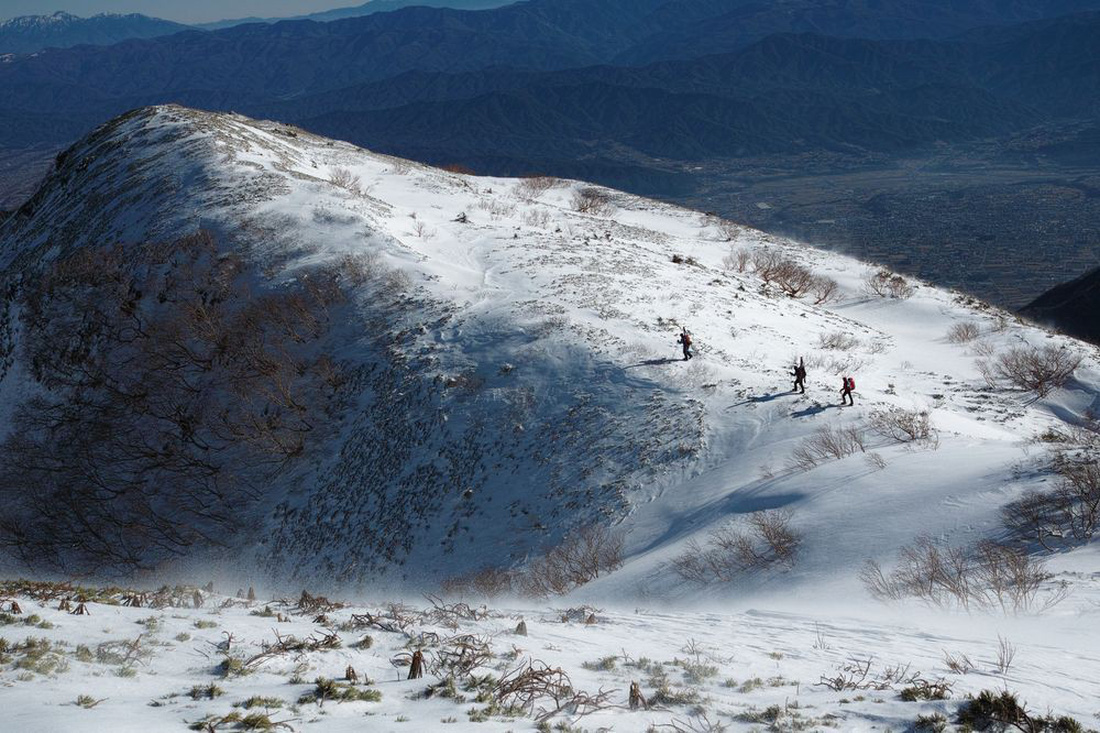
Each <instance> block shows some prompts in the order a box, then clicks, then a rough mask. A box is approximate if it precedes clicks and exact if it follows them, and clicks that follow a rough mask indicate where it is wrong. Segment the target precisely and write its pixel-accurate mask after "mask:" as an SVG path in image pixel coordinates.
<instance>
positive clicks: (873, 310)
mask: <svg viewBox="0 0 1100 733" xmlns="http://www.w3.org/2000/svg"><path fill="white" fill-rule="evenodd" d="M343 172H346V174H345V173H343ZM338 173H340V174H341V175H345V177H347V176H348V175H350V177H351V178H353V179H358V183H357V184H356V185H354V186H351V188H352V189H356V190H353V191H349V190H348V187H343V188H341V187H338V186H336V185H333V184H332V183H331V182H330V181H331V179H332V178H333V177H334V176H337V177H339V176H338V175H337V174H338ZM582 187H584V186H583V184H579V183H572V182H561V183H560V184H559V185H556V186H555V187H552V188H550V189H549V190H546V191H534V190H532V187H531V186H530V185H529V184H527V183H525V182H523V181H516V180H498V179H490V178H479V177H468V176H463V175H457V174H450V173H446V172H443V171H440V170H437V169H432V168H427V167H423V166H419V165H416V164H412V163H408V162H406V161H400V160H396V159H391V158H388V157H385V156H380V155H374V154H371V153H369V152H366V151H363V150H360V149H357V148H354V147H352V146H350V145H345V144H341V143H335V142H332V141H327V140H323V139H320V138H315V137H312V136H310V135H308V134H306V133H303V132H300V131H294V130H290V129H288V128H284V127H283V126H280V125H277V124H272V123H259V122H253V121H250V120H247V119H245V118H241V117H234V116H227V115H210V114H206V113H200V112H194V111H189V110H184V109H181V108H175V107H162V108H154V109H150V110H145V111H140V112H138V113H135V114H132V115H130V116H128V117H126V118H121V119H120V120H118V121H115V122H114V123H111V124H109V125H107V126H105V127H104V128H102V129H101V130H99V131H97V133H95V134H94V135H92V136H91V137H90V138H89V139H87V140H85V141H84V142H82V143H81V144H79V145H78V146H76V147H75V148H74V149H73V150H72V151H70V152H69V153H68V154H67V156H66V159H65V160H63V161H62V165H61V166H60V167H59V169H58V171H57V172H56V173H55V174H54V175H53V177H52V178H51V179H50V180H49V181H48V182H47V183H46V184H45V186H44V187H43V189H42V190H41V191H40V193H39V194H38V195H37V196H36V197H35V199H33V200H32V201H31V202H30V203H29V204H28V206H27V207H25V209H24V210H23V211H21V212H20V214H19V215H17V216H16V217H13V219H12V220H11V221H9V222H8V223H7V224H6V225H5V227H4V228H3V229H2V230H0V263H2V264H3V265H5V266H7V267H9V268H12V269H19V268H26V267H31V266H33V263H35V262H39V261H42V260H43V258H50V257H54V256H57V255H60V254H64V253H67V252H71V251H74V250H75V249H77V248H80V247H86V246H90V245H94V244H96V243H99V242H105V241H139V240H145V239H158V238H159V239H166V238H169V237H171V236H175V235H178V234H180V233H186V232H189V231H194V230H195V229H197V228H200V227H201V228H206V229H213V230H215V231H219V232H221V233H222V234H223V238H224V239H225V240H226V241H233V245H232V246H235V247H242V248H247V251H248V252H249V254H250V256H251V257H252V258H253V259H254V261H255V263H256V267H257V268H258V269H263V270H264V271H265V272H268V273H275V279H276V280H279V279H280V278H293V277H295V275H296V273H298V272H300V271H301V270H302V268H307V267H309V266H312V265H315V264H317V263H323V262H330V261H334V260H337V259H338V258H340V257H341V256H343V255H345V254H348V253H364V252H371V253H374V254H375V255H376V256H377V257H379V258H380V260H381V261H382V262H383V263H385V266H387V267H390V268H395V269H396V270H399V271H401V272H403V273H405V274H406V275H407V281H404V280H403V281H401V282H402V283H404V282H407V283H408V285H407V294H406V295H404V296H403V297H404V305H403V306H402V307H401V308H400V309H399V310H398V311H393V310H390V311H387V312H382V313H380V312H377V309H376V310H375V311H372V309H371V304H370V303H369V302H368V303H364V304H363V306H362V321H361V322H358V323H349V324H346V325H347V332H346V333H345V334H344V340H343V341H342V342H341V343H340V345H339V348H341V349H342V350H343V352H344V353H346V354H348V355H350V357H351V358H353V359H354V360H356V362H357V363H359V364H360V365H361V366H362V369H363V370H364V372H363V374H365V375H366V376H364V377H363V379H364V380H366V383H367V388H366V389H364V392H363V396H362V400H363V402H362V403H361V411H360V412H359V413H358V414H355V415H353V416H351V417H350V418H349V420H348V423H347V424H346V425H344V426H342V427H341V429H340V435H339V436H338V437H337V438H336V439H334V440H333V441H332V442H331V444H330V445H329V446H327V448H326V450H325V451H324V452H323V453H322V454H319V455H317V456H314V457H313V460H312V466H313V468H311V469H310V471H309V472H308V476H307V477H305V478H301V480H300V481H296V482H295V485H294V486H273V487H272V491H271V494H270V495H269V497H267V498H266V499H265V502H264V505H263V506H262V507H261V508H260V511H261V512H262V514H261V516H260V517H259V518H258V519H257V520H256V521H257V522H259V523H260V524H259V525H258V527H259V529H258V531H257V532H256V533H254V534H244V535H242V537H241V538H240V540H241V544H242V545H243V546H244V547H245V548H248V547H252V549H251V550H246V551H248V552H250V553H251V557H250V558H249V559H250V564H251V563H254V564H255V567H256V570H255V572H256V573H257V577H262V576H264V575H267V574H273V575H274V576H275V577H285V576H286V575H287V574H288V573H289V574H295V573H298V574H302V575H304V576H308V577H318V576H317V575H316V573H317V572H318V571H320V572H321V575H320V576H319V577H320V578H321V579H330V580H331V581H332V582H333V583H336V582H340V583H344V582H348V581H361V580H363V579H365V578H368V577H369V578H372V579H377V574H378V573H380V572H388V574H389V577H390V578H391V579H398V578H399V577H406V578H413V579H420V578H425V577H426V578H427V579H429V580H433V581H437V580H439V579H441V578H444V577H448V576H449V575H451V574H454V573H456V572H460V571H469V570H474V569H477V568H479V567H483V566H486V565H495V564H505V565H508V564H514V563H516V562H519V561H521V560H522V559H523V558H524V557H525V556H526V554H527V553H528V552H530V551H531V550H532V549H535V548H538V547H544V546H546V545H547V544H553V543H554V542H556V541H558V540H559V539H560V537H561V536H562V535H563V533H564V532H565V531H567V530H568V529H569V528H571V527H575V526H578V525H580V524H584V523H586V522H588V521H591V520H593V519H597V518H600V517H603V518H604V519H605V520H606V521H610V522H613V523H615V524H616V525H617V526H619V527H621V528H622V529H623V530H624V531H625V532H626V536H627V541H628V555H629V558H630V561H629V562H628V564H627V566H626V568H624V569H623V570H622V571H621V572H619V573H617V574H616V575H614V576H612V577H610V578H607V579H605V580H601V581H600V582H599V583H598V584H596V585H594V586H593V587H592V590H593V592H599V591H601V590H602V591H606V592H608V593H613V594H619V593H623V592H628V591H629V592H631V593H632V594H633V593H641V594H642V595H643V596H644V595H646V594H653V595H654V596H655V597H659V598H664V597H667V596H668V595H669V594H670V593H671V594H674V595H680V594H685V593H686V594H689V595H694V594H697V593H700V592H701V593H703V594H704V595H709V594H715V593H717V594H719V595H724V594H726V593H728V592H729V589H728V588H724V587H723V588H718V589H715V588H711V589H702V590H700V589H697V588H692V587H690V586H684V585H683V584H682V583H681V582H680V581H679V580H678V579H677V578H676V577H675V575H674V574H671V573H669V572H667V568H665V565H664V563H665V562H666V561H667V560H668V559H669V558H670V557H672V556H673V555H675V554H676V553H677V552H678V551H679V550H680V549H681V548H682V547H683V546H684V543H685V542H687V541H688V540H689V539H691V538H693V537H695V538H700V537H703V536H705V533H706V532H707V531H708V530H710V529H712V528H714V527H715V526H718V525H720V524H721V523H723V522H725V521H727V520H728V519H730V518H731V517H736V516H738V515H740V514H744V513H746V512H749V511H754V510H759V509H771V508H785V509H788V510H790V511H792V512H793V516H794V520H793V522H794V525H795V527H796V528H797V529H798V530H799V531H801V532H802V533H803V535H804V547H805V551H804V552H803V554H802V558H801V559H800V561H799V562H798V564H797V565H796V566H795V568H794V569H793V570H792V571H791V572H789V573H780V574H768V575H765V576H763V577H759V578H754V579H753V580H752V581H751V583H752V584H755V585H757V586H762V589H769V588H770V589H773V590H780V591H787V590H789V589H790V588H792V587H794V586H814V585H820V586H822V587H826V588H829V589H832V590H833V591H834V592H837V591H842V592H844V593H848V592H854V591H856V587H855V583H854V572H855V570H856V569H857V568H858V566H859V565H860V563H861V562H862V561H863V560H864V559H866V558H876V559H879V560H883V561H886V560H889V559H890V558H891V557H892V556H893V554H894V553H895V551H896V549H897V548H898V547H900V546H901V545H904V544H907V543H908V542H909V541H911V540H912V539H913V537H914V536H916V535H917V534H920V533H931V534H933V535H935V536H942V537H945V538H947V539H950V540H952V541H972V540H974V539H977V538H979V537H982V536H992V535H995V534H996V533H997V531H998V529H997V527H998V522H997V513H998V510H999V508H1000V506H1001V505H1002V504H1004V503H1006V502H1007V501H1009V500H1010V499H1012V498H1014V497H1016V496H1018V495H1019V494H1020V493H1021V492H1022V491H1024V490H1026V489H1027V488H1029V487H1032V486H1035V485H1038V484H1039V483H1041V482H1043V481H1046V480H1048V477H1047V476H1045V475H1043V474H1042V473H1041V472H1028V471H1021V470H1020V464H1021V462H1026V461H1028V460H1029V459H1034V458H1035V456H1034V455H1033V454H1034V453H1035V451H1033V450H1031V449H1030V447H1029V446H1028V442H1029V441H1030V440H1031V439H1033V438H1034V436H1035V435H1036V434H1039V433H1041V432H1043V431H1044V430H1046V429H1047V428H1048V427H1050V426H1053V425H1059V424H1062V423H1063V422H1065V421H1067V420H1069V421H1073V420H1079V419H1081V417H1082V416H1084V415H1085V414H1087V413H1088V411H1090V410H1092V411H1097V410H1100V398H1098V396H1097V377H1098V374H1097V371H1096V360H1095V353H1094V352H1093V351H1088V352H1087V353H1088V358H1087V359H1086V361H1085V363H1084V365H1083V366H1082V368H1080V369H1079V370H1078V373H1077V379H1076V380H1075V381H1073V382H1072V383H1071V384H1070V386H1069V387H1068V388H1067V389H1065V390H1058V391H1056V392H1054V393H1052V394H1051V395H1050V396H1049V397H1048V398H1046V399H1043V400H1038V401H1036V400H1034V399H1033V398H1032V396H1031V395H1028V394H1024V393H1020V392H1012V391H1006V390H991V389H989V388H988V387H987V386H986V385H985V384H984V382H983V381H982V380H981V378H980V375H979V373H978V371H977V369H976V367H975V356H976V349H979V348H981V345H983V344H984V345H987V346H986V348H998V347H1001V346H1003V345H1011V344H1016V343H1020V342H1021V340H1023V341H1030V342H1034V343H1040V344H1046V343H1054V344H1064V345H1067V346H1068V347H1069V348H1072V349H1075V350H1079V351H1082V352H1083V353H1084V352H1085V351H1086V347H1085V346H1083V345H1081V344H1078V343H1076V342H1073V341H1071V340H1069V339H1065V338H1062V337H1058V336H1054V335H1052V334H1050V333H1047V332H1045V331H1041V330H1038V329H1035V328H1031V327H1028V326H1026V325H1023V324H1020V323H1016V322H1014V321H1013V320H1012V319H1011V318H1008V317H1006V316H1005V314H1002V313H999V312H996V311H993V310H991V309H988V308H986V307H984V306H983V305H981V304H972V305H967V303H966V299H964V298H962V297H960V296H956V295H953V294H951V293H947V292H943V291H939V290H936V289H934V288H931V287H928V286H924V285H921V286H919V287H918V288H917V290H916V294H915V295H914V296H913V297H912V298H910V299H908V300H896V299H882V298H877V297H870V296H868V295H867V294H866V293H865V291H864V287H863V285H862V281H863V278H864V277H865V275H866V273H867V272H868V271H869V270H870V266H868V265H866V264H863V263H859V262H856V261H853V260H851V259H848V258H845V257H842V256H838V255H834V254H829V253H825V252H821V251H817V250H814V249H811V248H808V247H805V246H803V245H799V244H795V243H791V242H786V241H780V240H776V239H774V238H772V237H769V236H767V235H764V234H761V233H760V232H756V231H753V230H748V229H740V230H738V231H737V233H736V238H735V240H734V241H733V242H726V241H724V239H725V237H724V236H723V235H722V234H721V233H720V232H719V230H718V229H717V228H716V226H715V223H714V222H712V221H710V220H708V219H706V218H705V217H702V216H701V215H700V214H698V213H697V212H692V211H687V210H683V209H678V208H675V207H670V206H666V205H663V204H659V203H657V202H654V201H650V200H646V199H641V198H638V197H634V196H629V195H627V194H622V193H618V192H613V191H609V192H607V193H608V195H609V196H610V199H611V201H612V206H611V209H610V210H609V211H608V212H607V213H604V214H601V215H593V214H587V213H580V212H577V211H575V210H574V209H575V207H574V205H573V203H572V198H573V196H574V193H575V192H576V191H577V190H579V189H580V188H582ZM462 214H465V216H466V218H467V222H466V223H460V222H459V221H456V219H459V218H460V215H462ZM765 246H766V247H772V248H776V249H779V250H782V251H783V252H786V253H789V254H790V256H792V257H794V258H797V259H798V260H799V261H801V262H803V263H805V264H807V265H809V266H810V267H812V269H813V270H814V271H815V272H817V273H818V274H822V275H827V276H830V277H833V278H835V279H836V280H837V281H838V282H839V284H840V297H839V299H838V300H837V301H836V302H833V303H831V304H829V305H827V306H824V307H822V306H812V305H810V304H808V303H807V302H805V301H803V300H796V299H790V298H786V297H783V296H779V295H777V294H775V293H774V292H770V293H769V292H762V290H761V283H760V280H759V278H758V277H757V276H756V275H754V274H752V273H751V272H747V271H746V272H736V271H735V268H734V271H731V269H730V268H729V267H727V266H726V264H725V263H724V262H723V260H724V258H726V256H727V255H728V254H729V252H730V251H731V249H737V248H746V247H747V248H759V247H765ZM674 255H679V256H680V257H677V258H676V259H679V260H681V263H676V262H674V261H673V259H674V258H673V256H674ZM750 269H751V268H750ZM395 287H406V286H405V285H398V286H395ZM379 319H383V320H381V321H380V320H379ZM960 322H973V323H975V324H977V325H978V326H979V327H980V329H981V332H982V336H981V338H980V339H978V340H977V341H975V342H971V343H968V344H961V345H959V344H952V343H949V342H948V339H947V336H946V334H947V333H948V330H949V329H950V328H951V326H952V325H954V324H957V323H960ZM680 325H687V326H689V327H690V328H691V330H692V331H693V332H694V334H695V335H696V339H697V341H698V344H697V351H698V356H697V358H695V359H694V360H692V361H690V362H687V363H683V362H681V361H679V359H678V357H679V353H678V349H677V347H676V345H675V343H674V339H675V336H676V333H677V331H678V328H679V326H680ZM837 332H842V333H844V334H847V335H850V336H851V337H853V338H854V339H856V343H855V345H852V346H849V347H848V348H844V349H840V350H835V349H825V348H822V347H821V346H820V343H821V341H820V340H821V338H822V337H826V336H829V335H830V334H835V333H837ZM16 351H17V350H16ZM798 356H802V357H805V358H806V360H807V363H808V365H809V367H810V379H809V387H810V389H809V391H808V393H807V394H806V395H805V396H796V395H792V394H789V393H786V390H787V388H788V385H789V378H788V377H787V376H786V375H787V372H788V370H789V368H790V367H789V365H790V364H792V363H793V361H794V359H795V358H797V357H798ZM15 371H18V365H16V370H15ZM842 372H843V373H849V372H850V373H852V374H854V375H855V376H856V377H857V380H858V395H857V402H856V406H855V407H854V408H845V409H840V408H839V407H838V405H837V403H838V394H837V390H838V389H839V376H840V375H841V373H842ZM22 388H23V385H22V384H21V381H20V380H19V379H16V378H15V377H14V376H13V377H12V378H9V379H6V380H5V381H4V382H3V383H2V384H0V390H3V393H4V396H5V400H6V401H9V402H10V401H11V400H12V398H13V397H14V396H15V395H16V394H18V393H20V390H21V389H22ZM886 406H900V407H904V408H907V409H912V408H921V409H927V410H929V411H930V413H931V417H932V420H933V422H934V424H935V425H936V427H937V428H938V429H939V431H940V439H939V448H938V450H935V451H932V450H911V449H908V448H907V447H905V446H900V445H899V446H892V445H887V444H885V443H884V442H883V441H879V443H878V444H875V442H874V441H873V440H872V444H871V445H869V446H868V447H867V448H866V451H865V453H857V455H854V456H851V457H849V458H846V459H844V460H841V461H835V462H830V463H827V464H826V465H823V466H820V467H819V468H817V469H815V470H813V471H809V472H800V471H793V470H791V469H789V468H788V460H789V457H790V454H791V452H792V451H793V449H794V448H795V447H796V446H797V445H799V443H800V441H803V440H804V439H805V438H806V436H807V435H809V434H811V433H812V432H813V431H815V430H816V429H818V428H820V427H821V426H843V425H858V424H861V423H862V422H863V421H865V420H866V418H867V416H868V414H869V412H870V411H871V410H873V409H876V408H882V407H886ZM870 452H874V453H877V454H878V455H880V456H881V458H882V461H880V462H879V464H878V465H872V464H870V463H869V462H868V460H867V457H866V453H870ZM882 464H885V466H884V467H881V466H882ZM255 543H260V544H255ZM236 552H237V548H234V552H233V556H234V557H236ZM395 566H404V568H405V570H404V571H402V572H401V573H400V574H395V573H394V572H393V569H394V567H395ZM246 567H247V565H246ZM322 582H323V580H322ZM746 582H749V581H746ZM738 592H739V593H740V592H743V589H741V590H739V591H738Z"/></svg>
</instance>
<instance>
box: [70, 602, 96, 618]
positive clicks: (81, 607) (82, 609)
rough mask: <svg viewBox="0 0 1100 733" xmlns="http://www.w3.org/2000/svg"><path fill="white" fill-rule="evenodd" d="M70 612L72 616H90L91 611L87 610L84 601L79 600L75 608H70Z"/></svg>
mask: <svg viewBox="0 0 1100 733" xmlns="http://www.w3.org/2000/svg"><path fill="white" fill-rule="evenodd" d="M72 614H73V615H74V616H91V615H92V613H91V611H89V610H88V606H87V605H85V603H84V601H81V602H80V603H78V604H76V608H74V609H73V610H72Z"/></svg>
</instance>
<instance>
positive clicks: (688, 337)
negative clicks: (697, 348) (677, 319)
mask: <svg viewBox="0 0 1100 733" xmlns="http://www.w3.org/2000/svg"><path fill="white" fill-rule="evenodd" d="M680 340H681V341H682V342H683V343H684V346H691V334H690V333H688V332H687V331H684V332H683V333H682V334H680Z"/></svg>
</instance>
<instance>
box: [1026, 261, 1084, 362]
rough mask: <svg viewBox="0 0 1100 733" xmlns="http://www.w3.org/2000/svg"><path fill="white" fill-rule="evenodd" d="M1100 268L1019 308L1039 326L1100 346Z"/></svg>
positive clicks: (1052, 289)
mask: <svg viewBox="0 0 1100 733" xmlns="http://www.w3.org/2000/svg"><path fill="white" fill-rule="evenodd" d="M1098 306H1100V269H1098V270H1092V271H1090V272H1086V273H1085V274H1084V275H1082V276H1081V277H1079V278H1077V279H1076V280H1071V281H1070V282H1068V283H1063V284H1062V285H1058V286H1057V287H1054V288H1051V289H1050V290H1048V291H1047V292H1045V293H1043V294H1042V295H1040V296H1039V297H1038V298H1036V299H1035V300H1033V301H1031V302H1030V303H1028V304H1027V305H1026V306H1024V307H1023V308H1021V309H1020V313H1022V314H1023V315H1024V316H1026V317H1028V318H1032V319H1034V320H1036V321H1038V322H1039V323H1042V324H1045V325H1048V326H1051V327H1054V328H1058V329H1060V330H1062V331H1064V332H1065V333H1068V334H1070V335H1071V336H1076V337H1077V338H1080V339H1085V340H1086V341H1091V342H1093V343H1094V344H1095V343H1100V318H1098V316H1097V313H1100V311H1098Z"/></svg>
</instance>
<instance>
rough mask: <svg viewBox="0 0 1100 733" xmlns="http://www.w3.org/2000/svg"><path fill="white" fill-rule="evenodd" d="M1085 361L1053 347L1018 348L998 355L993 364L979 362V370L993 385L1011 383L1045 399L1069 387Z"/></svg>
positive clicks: (1075, 354) (1076, 355)
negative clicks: (1072, 378)
mask: <svg viewBox="0 0 1100 733" xmlns="http://www.w3.org/2000/svg"><path fill="white" fill-rule="evenodd" d="M1082 358H1083V357H1082V356H1081V354H1080V353H1078V352H1075V351H1070V350H1069V349H1066V348H1064V347H1062V348H1059V347H1057V346H1053V345H1049V344H1048V345H1046V346H1017V347H1014V348H1012V349H1009V350H1008V351H1005V352H1002V353H1000V354H998V355H997V356H995V357H994V358H993V360H992V361H991V362H987V361H985V360H979V362H978V368H979V370H981V371H982V373H983V375H984V376H985V378H986V380H987V381H988V382H990V384H991V385H992V386H996V385H997V384H998V383H999V382H1008V383H1009V384H1011V385H1012V386H1013V387H1016V388H1018V389H1022V390H1026V391H1028V392H1034V393H1035V394H1037V395H1038V396H1039V397H1045V396H1046V395H1047V394H1049V393H1050V391H1051V390H1053V389H1056V388H1059V387H1064V386H1065V384H1066V383H1067V382H1068V381H1069V380H1070V378H1071V377H1072V376H1073V373H1074V371H1076V369H1077V367H1078V366H1080V365H1081V360H1082Z"/></svg>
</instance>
